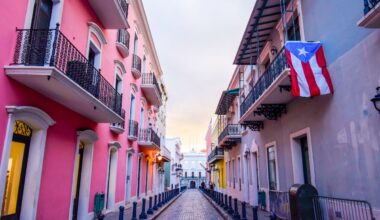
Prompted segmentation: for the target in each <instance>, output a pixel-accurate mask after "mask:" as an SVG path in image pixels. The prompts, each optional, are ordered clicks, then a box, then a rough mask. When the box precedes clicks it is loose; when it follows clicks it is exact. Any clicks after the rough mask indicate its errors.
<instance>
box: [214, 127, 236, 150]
mask: <svg viewBox="0 0 380 220" xmlns="http://www.w3.org/2000/svg"><path fill="white" fill-rule="evenodd" d="M218 141H219V146H222V147H225V148H232V147H233V146H234V145H236V144H237V143H240V142H241V126H240V125H239V124H228V125H227V126H226V127H225V128H224V129H223V131H222V133H220V135H219V137H218Z"/></svg>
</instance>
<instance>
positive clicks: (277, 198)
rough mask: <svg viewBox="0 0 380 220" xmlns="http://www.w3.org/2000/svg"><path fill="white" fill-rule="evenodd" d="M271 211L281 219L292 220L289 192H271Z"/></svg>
mask: <svg viewBox="0 0 380 220" xmlns="http://www.w3.org/2000/svg"><path fill="white" fill-rule="evenodd" d="M269 206H270V211H271V212H272V213H274V214H276V216H277V217H278V218H280V219H290V203H289V192H280V191H272V190H271V191H269Z"/></svg>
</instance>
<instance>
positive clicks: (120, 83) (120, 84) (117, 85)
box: [115, 74, 123, 94]
mask: <svg viewBox="0 0 380 220" xmlns="http://www.w3.org/2000/svg"><path fill="white" fill-rule="evenodd" d="M115 90H116V91H117V92H118V93H119V94H122V93H123V81H122V80H121V77H120V76H119V75H118V74H116V82H115Z"/></svg>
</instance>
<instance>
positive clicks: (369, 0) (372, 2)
mask: <svg viewBox="0 0 380 220" xmlns="http://www.w3.org/2000/svg"><path fill="white" fill-rule="evenodd" d="M379 2H380V0H364V15H366V14H368V12H369V11H371V10H372V9H373V8H375V7H376V5H377V4H379Z"/></svg>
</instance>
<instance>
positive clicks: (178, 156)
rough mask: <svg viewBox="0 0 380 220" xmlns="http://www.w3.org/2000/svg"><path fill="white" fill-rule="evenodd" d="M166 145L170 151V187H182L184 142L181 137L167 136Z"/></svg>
mask: <svg viewBox="0 0 380 220" xmlns="http://www.w3.org/2000/svg"><path fill="white" fill-rule="evenodd" d="M165 144H166V147H167V148H168V149H169V151H170V167H169V173H170V188H171V189H175V188H178V187H180V178H181V176H182V175H183V172H182V164H181V161H182V159H183V154H182V153H181V146H182V142H181V139H180V138H179V137H174V138H166V140H165Z"/></svg>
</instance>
